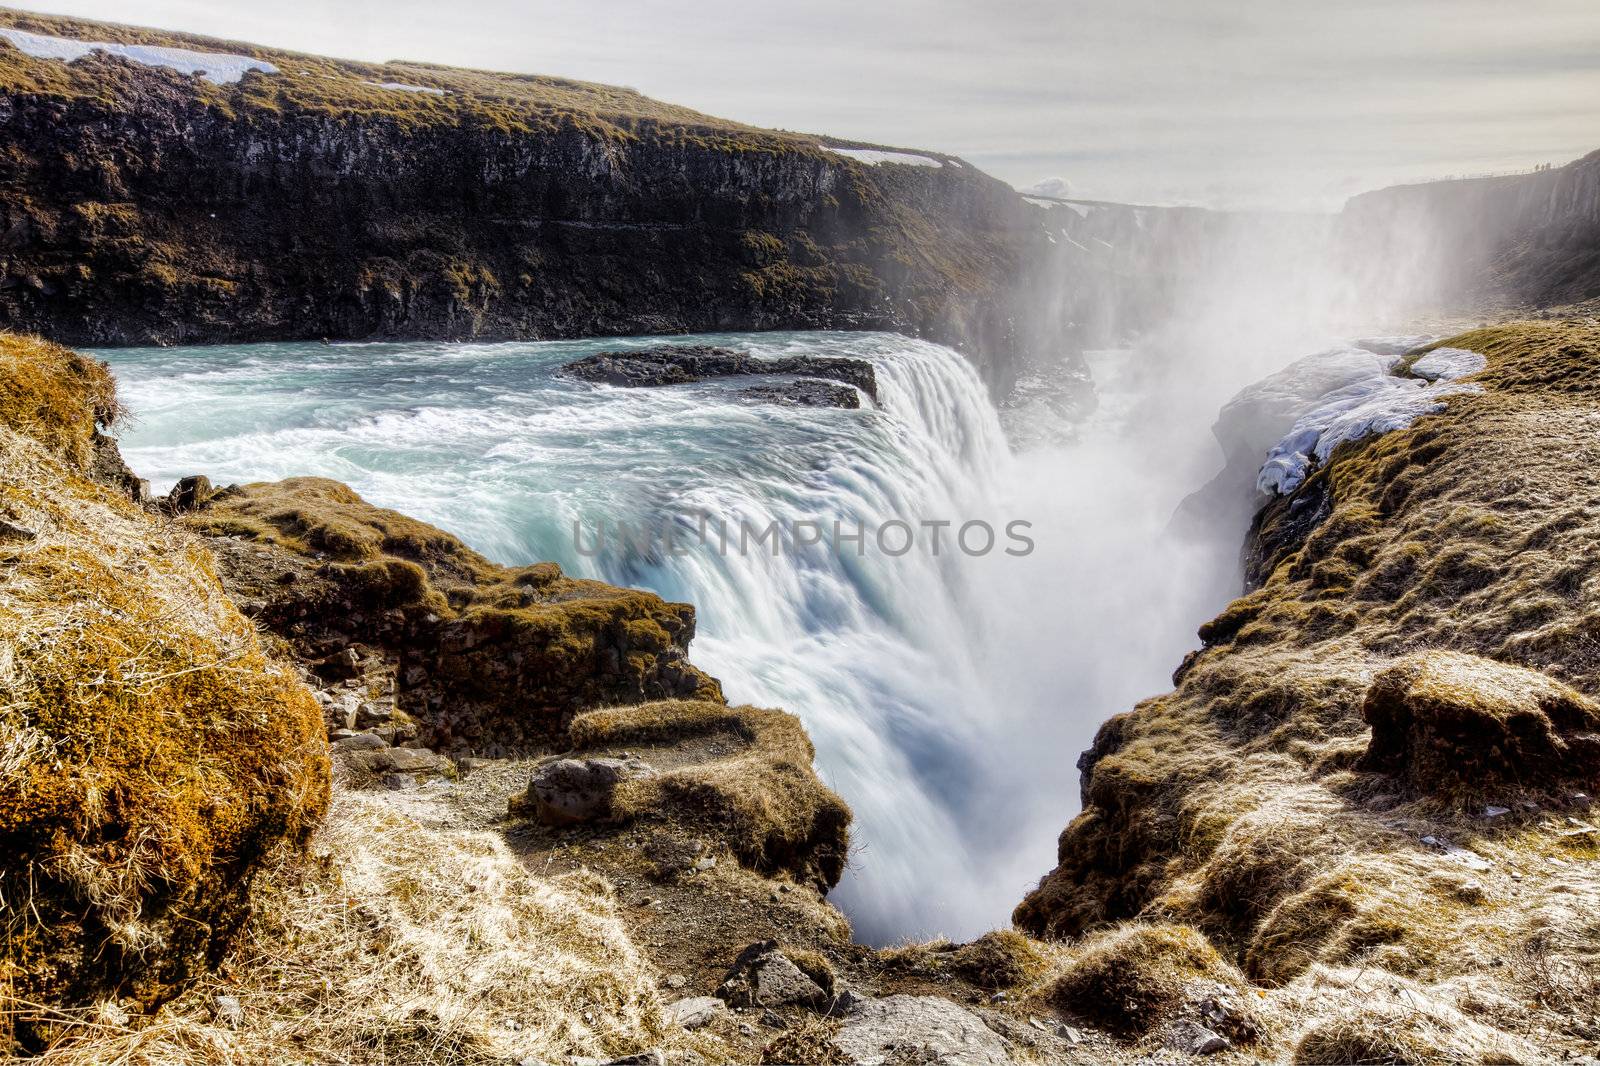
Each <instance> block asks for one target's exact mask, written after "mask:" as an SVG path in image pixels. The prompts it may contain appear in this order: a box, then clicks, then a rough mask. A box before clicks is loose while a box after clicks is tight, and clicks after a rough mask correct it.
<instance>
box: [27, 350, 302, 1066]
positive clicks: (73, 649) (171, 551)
mask: <svg viewBox="0 0 1600 1066" xmlns="http://www.w3.org/2000/svg"><path fill="white" fill-rule="evenodd" d="M117 410H118V408H117V404H116V397H115V388H114V385H113V383H112V380H111V375H110V373H109V371H107V370H106V369H105V367H103V366H101V365H100V364H98V363H95V362H93V361H91V360H88V359H85V358H83V357H82V356H79V355H77V354H75V353H73V352H69V351H67V350H65V349H62V348H58V347H55V346H54V345H49V344H45V343H42V342H39V341H36V340H32V339H29V338H22V337H13V336H4V337H0V520H3V523H4V526H3V534H4V535H0V660H3V661H4V663H5V668H4V669H3V670H0V1004H3V1006H0V1049H3V1048H5V1047H6V1046H7V1045H8V1044H9V1043H10V1041H11V1040H12V1039H16V1040H19V1041H20V1042H21V1044H22V1045H23V1046H24V1047H30V1048H31V1047H37V1046H39V1045H42V1044H44V1043H46V1042H47V1041H48V1040H49V1038H50V1036H51V1034H52V1032H53V1031H54V1030H55V1029H56V1028H57V1027H58V1026H59V1025H60V1024H61V1023H62V1022H64V1021H65V1020H67V1019H69V1018H70V1013H68V1012H70V1011H71V1010H72V1009H74V1008H81V1007H85V1006H87V1005H89V1004H91V1003H93V1002H95V1001H96V1000H99V999H101V998H103V997H109V998H110V999H111V1000H112V1001H113V1002H115V1001H117V1000H121V1001H123V1002H125V1003H127V1004H128V1005H129V1006H130V1007H133V1008H134V1009H149V1008H153V1007H154V1006H156V1005H157V1004H159V1003H161V1002H163V1001H165V1000H166V999H168V998H170V997H171V996H172V995H174V994H175V993H176V992H177V991H178V990H179V989H181V988H182V987H183V985H184V983H185V982H186V981H187V980H188V979H190V978H191V977H193V976H194V975H195V974H196V973H199V972H202V971H203V970H204V969H205V968H206V966H207V965H208V964H209V963H211V962H213V961H215V959H216V958H217V957H219V955H220V954H221V953H222V952H223V951H224V950H225V949H226V948H227V946H228V944H229V942H230V939H231V938H232V937H233V935H234V934H235V933H236V932H237V930H238V928H239V926H240V924H241V922H243V921H244V919H245V918H246V917H247V915H248V913H249V907H250V895H249V894H250V888H251V885H252V881H253V879H254V877H255V874H256V872H257V871H258V870H259V869H260V868H262V867H263V866H264V865H265V864H267V862H268V861H269V860H270V859H272V858H273V857H274V852H275V851H276V850H277V849H278V848H279V847H280V846H290V847H292V846H295V845H298V844H300V843H303V842H304V841H305V839H306V838H307V835H308V834H309V832H310V831H311V829H312V828H313V827H314V826H315V825H316V824H317V822H318V820H319V819H320V817H321V815H322V813H323V810H324V807H325V805H326V803H327V798H328V757H327V750H326V746H325V743H324V740H323V728H322V716H321V714H320V712H319V711H318V708H317V705H316V703H315V701H314V700H313V699H312V697H311V694H310V693H309V692H308V691H307V690H306V689H305V687H304V686H302V685H301V684H300V682H299V681H298V680H297V679H296V677H295V675H294V671H293V670H292V669H291V668H290V667H289V666H288V665H287V664H286V663H284V662H282V661H279V660H277V659H274V658H272V657H270V656H269V655H268V654H267V653H266V652H265V651H264V650H263V648H262V646H261V644H260V642H259V641H258V639H257V635H256V631H255V629H254V627H253V626H252V625H251V624H250V623H249V622H248V621H247V620H246V619H245V618H243V617H241V616H240V614H239V613H238V612H237V611H236V610H235V609H234V607H233V605H232V604H231V603H230V602H229V601H228V599H227V598H226V596H225V595H224V594H223V590H222V587H221V584H220V582H219V581H218V579H217V575H216V572H215V570H214V568H213V563H212V560H211V556H210V554H209V553H208V552H207V551H206V550H205V548H204V546H203V544H202V542H201V541H200V539H199V538H197V537H195V536H193V535H190V534H186V533H184V532H182V531H180V530H178V529H176V528H174V527H172V526H171V525H170V524H169V523H166V522H164V521H162V520H159V519H156V518H152V517H151V516H149V515H148V514H146V513H145V512H143V511H142V510H140V509H139V508H138V507H137V506H136V505H135V503H134V502H133V501H132V500H131V499H130V498H129V486H128V484H127V482H126V480H125V479H124V478H123V477H122V476H121V473H120V472H121V471H122V470H125V468H124V467H122V465H121V463H120V460H117V461H116V462H112V461H111V459H112V457H113V454H114V445H111V444H110V442H109V441H108V440H107V439H106V438H104V437H103V436H101V434H100V430H102V429H104V428H106V427H107V426H108V425H109V423H110V422H112V421H113V420H114V419H115V416H116V413H117ZM108 468H109V469H110V470H111V471H112V476H111V477H110V478H109V481H106V480H101V478H102V477H103V476H104V471H106V470H107V469H108ZM119 1009H121V1008H119Z"/></svg>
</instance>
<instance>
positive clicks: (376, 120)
mask: <svg viewBox="0 0 1600 1066" xmlns="http://www.w3.org/2000/svg"><path fill="white" fill-rule="evenodd" d="M6 26H10V27H16V28H20V29H22V30H24V31H28V32H34V33H39V34H49V35H54V36H60V37H69V38H73V39H76V40H102V41H104V40H117V41H122V40H126V41H130V42H138V43H142V44H150V45H166V46H183V47H188V48H192V49H202V50H205V51H206V52H207V53H208V54H209V53H217V52H228V53H242V54H243V55H247V56H250V57H253V58H255V59H256V60H258V61H260V62H264V63H269V64H271V65H273V66H275V67H276V68H277V70H276V71H275V72H273V73H264V72H260V71H252V72H249V73H246V74H245V75H244V76H243V78H242V79H241V80H238V81H235V82H232V83H224V84H215V83H213V82H211V81H207V80H206V79H204V78H202V77H199V76H190V75H185V74H181V73H177V72H175V71H172V70H169V69H165V68H161V67H156V66H148V65H144V64H141V63H136V62H131V61H128V60H126V59H122V58H117V57H112V56H109V55H106V54H104V53H100V52H97V53H91V54H90V55H87V56H85V57H83V58H81V59H78V60H77V61H75V62H73V63H70V64H69V63H64V62H62V61H60V60H57V59H48V58H34V57H32V56H30V55H28V54H26V53H24V52H23V51H20V50H18V49H16V48H13V47H11V46H10V45H9V44H6V43H0V87H3V88H4V95H3V96H0V145H3V146H4V149H5V150H4V151H3V152H0V190H3V194H4V195H3V196H0V326H3V327H4V328H8V329H13V330H36V331H39V332H43V333H46V334H48V335H49V336H51V337H53V338H55V339H57V340H60V341H63V342H67V343H78V344H102V345H120V344H144V343H158V344H169V343H173V344H176V343H207V342H222V341H228V342H240V341H255V340H263V341H264V340H304V339H316V338H330V339H362V338H401V339H483V340H497V339H511V338H560V337H575V336H596V335H600V336H603V335H609V334H640V333H672V332H685V331H704V330H735V329H738V330H744V329H781V328H807V329H815V328H866V329H890V330H899V331H902V332H905V333H909V334H914V335H925V336H928V337H931V338H933V339H936V340H939V341H941V342H944V343H949V344H952V345H953V346H956V347H958V348H960V349H961V350H963V351H964V352H965V353H967V354H968V355H969V356H970V357H971V358H973V359H974V361H975V362H976V363H977V365H978V366H979V367H980V369H981V370H982V371H983V372H984V374H985V376H986V377H987V379H988V380H989V383H990V384H991V386H992V387H996V388H1003V387H1004V386H1005V385H1006V384H1007V383H1008V378H1009V377H1010V375H1011V374H1012V373H1013V370H1012V367H1013V366H1014V364H1015V363H1016V361H1017V360H1018V359H1019V358H1021V357H1023V356H1025V355H1028V354H1029V353H1031V352H1033V351H1034V350H1035V349H1038V348H1040V347H1046V346H1049V345H1051V344H1053V343H1054V338H1055V337H1056V335H1057V333H1058V330H1057V329H1056V325H1057V324H1056V323H1054V322H1050V321H1046V320H1044V319H1043V318H1041V316H1040V315H1039V314H1037V313H1035V307H1034V305H1033V304H1032V303H1031V302H1030V301H1027V300H1026V299H1025V293H1026V286H1024V285H1022V284H1021V283H1020V279H1021V278H1022V277H1023V275H1024V273H1025V272H1026V270H1027V268H1028V264H1029V263H1030V262H1032V261H1034V260H1036V259H1037V258H1038V257H1039V256H1041V255H1044V254H1047V253H1048V248H1049V245H1048V242H1047V240H1046V238H1045V235H1044V233H1043V231H1042V230H1041V228H1040V227H1039V226H1038V225H1037V224H1036V222H1035V220H1034V218H1033V215H1034V214H1035V212H1034V210H1033V209H1032V208H1030V207H1029V206H1028V205H1027V204H1025V203H1024V202H1023V201H1022V199H1021V198H1020V197H1018V196H1017V195H1016V193H1015V192H1013V191H1012V190H1011V189H1010V188H1009V187H1008V186H1006V185H1005V184H1003V183H1001V182H999V181H997V180H995V179H993V178H990V177H988V176H987V175H985V174H983V173H982V172H980V171H978V170H977V169H975V168H973V167H971V166H969V165H965V164H963V163H961V162H960V161H959V160H956V159H953V158H950V157H946V156H939V155H928V154H919V155H915V156H897V157H892V158H894V159H896V160H898V161H892V162H878V161H876V159H877V157H873V156H867V157H864V158H858V157H855V156H851V155H848V154H843V153H841V152H840V151H837V150H835V149H834V148H833V147H829V146H825V145H824V143H823V141H822V140H821V139H819V138H817V137H814V136H801V135H797V134H789V133H780V132H774V131H767V130H757V129H752V128H750V127H745V126H741V125H739V124H737V123H733V122H727V121H724V120H720V119H714V118H710V117H707V116H704V115H698V114H696V113H694V112H691V111H688V110H686V109H682V108H676V107H672V106H670V105H664V104H658V103H657V102H655V101H651V100H648V99H646V98H645V97H642V96H640V95H638V94H637V93H633V92H631V91H630V90H621V89H612V88H610V87H607V86H590V85H585V84H582V83H575V82H567V81H563V80H561V79H552V78H535V77H523V76H514V75H490V74H482V73H479V72H474V71H458V70H451V69H448V68H441V67H431V66H423V65H417V64H387V65H383V66H371V65H366V64H355V63H344V62H338V61H332V60H324V59H320V58H318V57H310V56H298V55H294V54H290V53H282V52H277V51H273V50H269V49H261V48H255V47H253V46H248V45H238V44H227V43H223V42H217V41H209V40H206V39H203V38H189V37H185V36H182V35H173V34H164V33H158V32H155V31H146V30H132V29H128V28H125V27H117V26H109V25H104V24H95V23H84V22H78V21H74V20H64V19H51V18H45V17H41V16H29V15H24V14H22V13H19V12H8V13H0V28H5V27H6ZM385 86H395V87H394V88H387V87H385ZM419 90H426V91H419Z"/></svg>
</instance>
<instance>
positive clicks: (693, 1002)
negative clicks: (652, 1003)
mask: <svg viewBox="0 0 1600 1066" xmlns="http://www.w3.org/2000/svg"><path fill="white" fill-rule="evenodd" d="M727 1013H728V1007H727V1004H725V1003H723V1002H722V1000H720V999H718V998H717V997H715V996H691V997H689V998H687V999H680V1000H678V1001H677V1002H676V1003H672V1004H670V1005H668V1007H667V1017H668V1018H669V1019H671V1021H672V1023H673V1024H674V1025H681V1026H683V1027H684V1028H685V1029H690V1030H693V1029H699V1028H700V1027H701V1026H704V1025H709V1024H711V1023H712V1022H714V1021H716V1020H717V1019H718V1018H719V1017H722V1016H723V1015H726V1014H727Z"/></svg>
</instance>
